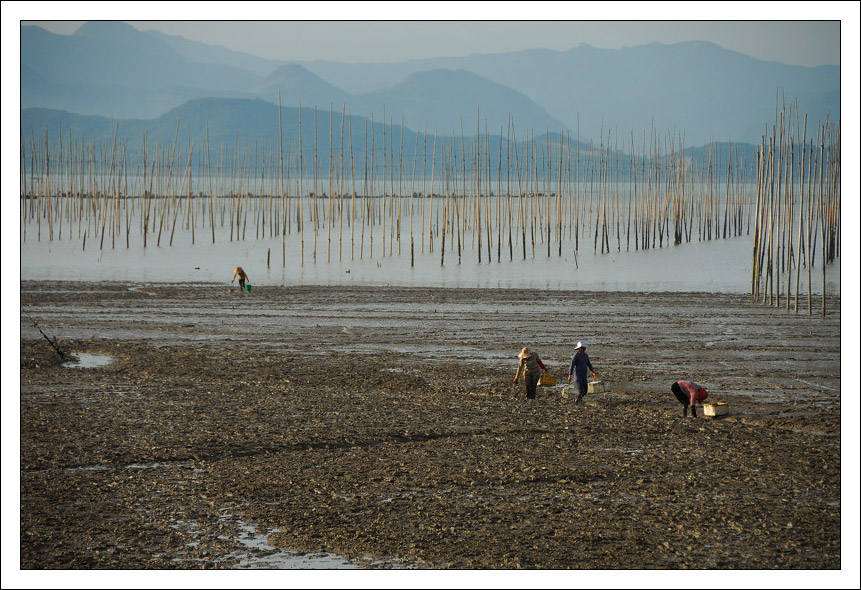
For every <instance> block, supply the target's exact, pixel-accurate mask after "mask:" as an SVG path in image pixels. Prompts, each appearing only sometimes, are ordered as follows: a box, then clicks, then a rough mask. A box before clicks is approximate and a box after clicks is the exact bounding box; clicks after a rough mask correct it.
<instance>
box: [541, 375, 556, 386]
mask: <svg viewBox="0 0 861 590" xmlns="http://www.w3.org/2000/svg"><path fill="white" fill-rule="evenodd" d="M538 384H539V385H544V386H547V387H553V386H554V385H556V377H554V376H553V375H548V374H547V373H545V374H544V375H541V379H539V380H538Z"/></svg>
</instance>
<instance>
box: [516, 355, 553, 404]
mask: <svg viewBox="0 0 861 590" xmlns="http://www.w3.org/2000/svg"><path fill="white" fill-rule="evenodd" d="M517 359H518V362H517V372H516V373H515V374H514V382H515V383H517V378H518V377H520V374H521V371H522V372H523V383H524V384H525V386H526V399H535V392H536V390H537V389H538V380H539V379H540V378H541V371H539V370H538V369H539V367H540V368H541V370H543V371H544V372H545V373H546V372H547V367H545V366H544V363H543V362H541V357H539V356H538V353H537V352H535V351H534V350H532V349H530V348H529V347H528V346H524V347H523V349H522V350H521V351H520V354H518V355H517Z"/></svg>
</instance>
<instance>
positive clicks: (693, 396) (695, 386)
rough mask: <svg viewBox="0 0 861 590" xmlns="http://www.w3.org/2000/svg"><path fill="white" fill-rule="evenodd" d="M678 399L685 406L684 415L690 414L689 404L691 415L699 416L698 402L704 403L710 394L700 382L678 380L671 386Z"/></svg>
mask: <svg viewBox="0 0 861 590" xmlns="http://www.w3.org/2000/svg"><path fill="white" fill-rule="evenodd" d="M670 389H671V390H672V392H673V394H674V395H675V396H676V399H677V400H679V403H681V404H682V406H684V410H683V411H684V415H685V417H687V416H688V406H690V407H691V416H693V417H694V418H696V417H697V406H696V404H698V403H702V401H703V400H704V399H706V398H707V397H708V396H709V392H708V391H706V390H705V388H704V387H703V386H702V385H700V384H699V383H694V382H693V381H676V382H675V383H673V386H672V387H670Z"/></svg>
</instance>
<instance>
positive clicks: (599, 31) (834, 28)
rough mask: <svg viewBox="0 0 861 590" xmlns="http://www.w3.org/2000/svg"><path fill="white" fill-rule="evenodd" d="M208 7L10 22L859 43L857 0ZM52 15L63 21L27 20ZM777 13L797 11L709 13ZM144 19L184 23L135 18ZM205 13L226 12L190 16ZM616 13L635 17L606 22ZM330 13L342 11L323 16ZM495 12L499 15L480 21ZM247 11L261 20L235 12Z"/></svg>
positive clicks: (411, 45) (761, 48)
mask: <svg viewBox="0 0 861 590" xmlns="http://www.w3.org/2000/svg"><path fill="white" fill-rule="evenodd" d="M7 5H11V6H7ZM46 5H50V10H46ZM201 6H204V5H203V4H201V3H182V2H165V3H162V2H152V3H146V2H123V3H107V2H92V3H89V2H77V3H64V2H59V3H54V2H4V19H7V18H9V16H8V14H7V13H9V12H10V10H9V9H12V10H13V11H16V12H17V15H18V18H19V19H20V22H21V24H35V25H38V26H40V27H43V28H45V29H47V30H49V31H51V32H54V33H58V34H70V33H72V32H74V31H75V30H76V29H77V28H78V27H79V26H80V25H81V24H82V23H83V22H85V21H86V20H99V19H104V20H115V19H122V20H125V22H128V23H129V24H131V25H132V26H134V27H136V28H138V29H140V30H143V31H146V30H154V29H155V30H159V31H162V32H164V33H167V34H172V35H180V36H182V37H185V38H187V39H191V40H194V41H201V42H204V43H209V44H215V45H221V46H224V47H227V48H229V49H234V50H237V51H242V52H246V53H251V54H254V55H258V56H260V57H267V58H272V59H280V60H296V61H311V60H316V59H321V60H333V61H343V62H350V63H355V62H382V61H404V60H408V59H416V58H430V57H452V56H462V55H468V54H472V53H502V52H506V51H518V50H522V49H531V48H541V49H554V50H566V49H571V48H572V47H576V46H577V45H579V44H580V43H587V44H589V45H592V46H594V47H598V48H601V49H618V48H621V47H629V46H635V45H642V44H645V43H649V42H652V41H658V42H662V43H668V44H669V43H678V42H682V41H693V40H696V41H711V42H713V43H716V44H718V45H720V46H721V47H724V48H725V49H730V50H733V51H738V52H740V53H744V54H746V55H750V56H752V57H755V58H758V59H763V60H769V61H780V62H783V63H787V64H791V65H802V66H817V65H840V48H841V37H842V40H843V45H844V47H847V49H848V50H850V51H854V52H855V53H856V54H857V51H858V42H857V40H858V3H857V2H819V3H811V2H784V3H781V4H779V7H780V9H779V10H775V9H774V7H775V4H774V3H772V2H761V3H760V2H710V3H696V2H685V3H664V2H661V3H650V2H578V3H574V2H532V3H529V4H526V3H522V2H497V3H493V4H490V3H471V2H459V3H452V2H415V3H394V2H385V3H374V2H356V3H350V2H289V3H287V2H272V3H270V2H243V3H233V2H228V3H219V2H215V3H207V4H205V6H206V9H205V12H204V11H202V10H201ZM489 6H492V7H493V10H492V11H489V10H487V7H489ZM526 6H528V9H527V8H525V7H526ZM45 14H50V15H51V16H52V17H53V18H55V19H57V20H54V21H39V20H30V19H37V18H38V17H41V16H43V15H45ZM775 15H777V16H780V17H781V18H784V19H790V20H783V21H763V20H759V21H757V20H707V19H714V18H716V17H719V18H723V19H764V18H773V17H774V16H775ZM141 16H145V17H147V18H153V17H156V18H158V17H170V18H171V19H185V20H170V21H169V20H126V19H128V18H139V17H141ZM203 16H207V17H211V18H216V19H221V20H209V21H200V20H192V19H199V18H201V17H203ZM619 16H624V17H625V18H627V19H630V20H624V21H620V20H607V19H614V18H617V17H619ZM82 17H83V18H84V20H65V19H69V18H82ZM333 17H334V18H339V19H342V20H337V21H334V20H323V19H331V18H333ZM488 17H492V18H496V19H500V20H496V21H488V20H478V19H486V18H488ZM240 18H242V19H260V20H254V21H249V20H244V21H241V20H226V19H240ZM384 18H389V19H392V20H381V19H384ZM271 19H299V20H271ZM361 19H372V20H361ZM374 19H376V20H374ZM427 19H436V20H427ZM452 19H460V20H452ZM523 19H539V20H528V21H525V20H523ZM575 19H576V20H575ZM650 19H674V20H650ZM704 19H705V20H704ZM814 19H815V20H814ZM841 19H845V20H844V22H843V23H842V24H841V22H840V20H841ZM7 25H8V23H7ZM853 39H854V41H853Z"/></svg>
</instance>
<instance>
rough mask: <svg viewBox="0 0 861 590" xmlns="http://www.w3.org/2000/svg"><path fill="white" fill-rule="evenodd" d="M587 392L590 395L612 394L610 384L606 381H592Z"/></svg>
mask: <svg viewBox="0 0 861 590" xmlns="http://www.w3.org/2000/svg"><path fill="white" fill-rule="evenodd" d="M587 388H588V389H587V391H588V392H589V393H609V392H610V384H609V383H605V382H604V381H590V382H589V385H588V386H587Z"/></svg>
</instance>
